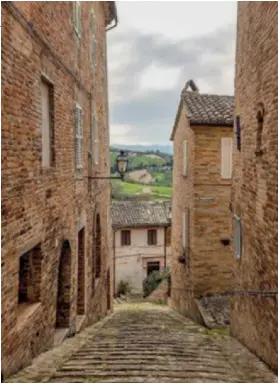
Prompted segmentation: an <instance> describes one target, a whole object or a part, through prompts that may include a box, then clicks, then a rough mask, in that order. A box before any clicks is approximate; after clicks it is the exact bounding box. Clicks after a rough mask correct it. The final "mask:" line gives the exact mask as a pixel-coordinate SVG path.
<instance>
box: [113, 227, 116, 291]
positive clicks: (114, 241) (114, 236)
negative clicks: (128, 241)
mask: <svg viewBox="0 0 278 383" xmlns="http://www.w3.org/2000/svg"><path fill="white" fill-rule="evenodd" d="M113 289H114V291H113V296H114V298H116V231H115V229H114V228H113Z"/></svg>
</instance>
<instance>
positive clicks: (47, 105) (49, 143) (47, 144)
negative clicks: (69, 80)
mask: <svg viewBox="0 0 278 383" xmlns="http://www.w3.org/2000/svg"><path fill="white" fill-rule="evenodd" d="M41 111H42V130H41V132H42V166H43V167H44V168H49V167H50V166H53V165H54V160H55V158H54V157H55V156H54V87H53V85H52V84H50V83H48V82H45V81H44V80H42V81H41Z"/></svg>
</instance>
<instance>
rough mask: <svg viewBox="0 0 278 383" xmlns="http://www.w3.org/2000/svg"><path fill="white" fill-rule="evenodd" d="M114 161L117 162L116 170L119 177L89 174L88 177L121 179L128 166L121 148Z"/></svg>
mask: <svg viewBox="0 0 278 383" xmlns="http://www.w3.org/2000/svg"><path fill="white" fill-rule="evenodd" d="M116 163H117V171H118V173H119V174H120V176H119V177H91V176H89V177H88V178H89V179H91V180H123V179H124V175H125V173H126V172H127V166H128V158H127V156H126V155H125V153H124V151H123V150H121V151H120V154H119V155H118V157H117V158H116Z"/></svg>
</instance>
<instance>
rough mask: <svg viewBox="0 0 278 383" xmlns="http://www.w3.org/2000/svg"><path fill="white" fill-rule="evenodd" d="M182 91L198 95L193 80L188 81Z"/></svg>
mask: <svg viewBox="0 0 278 383" xmlns="http://www.w3.org/2000/svg"><path fill="white" fill-rule="evenodd" d="M184 91H187V92H196V93H199V89H198V87H197V85H196V84H195V82H194V81H193V80H188V81H187V83H186V84H185V87H184Z"/></svg>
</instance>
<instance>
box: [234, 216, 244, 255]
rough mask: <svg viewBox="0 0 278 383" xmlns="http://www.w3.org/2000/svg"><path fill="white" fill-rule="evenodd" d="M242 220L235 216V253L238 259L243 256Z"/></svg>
mask: <svg viewBox="0 0 278 383" xmlns="http://www.w3.org/2000/svg"><path fill="white" fill-rule="evenodd" d="M241 240H242V234H241V220H240V218H239V217H238V216H236V215H235V216H234V253H235V257H236V258H237V259H240V258H241V248H242V247H241V246H242V245H241Z"/></svg>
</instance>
